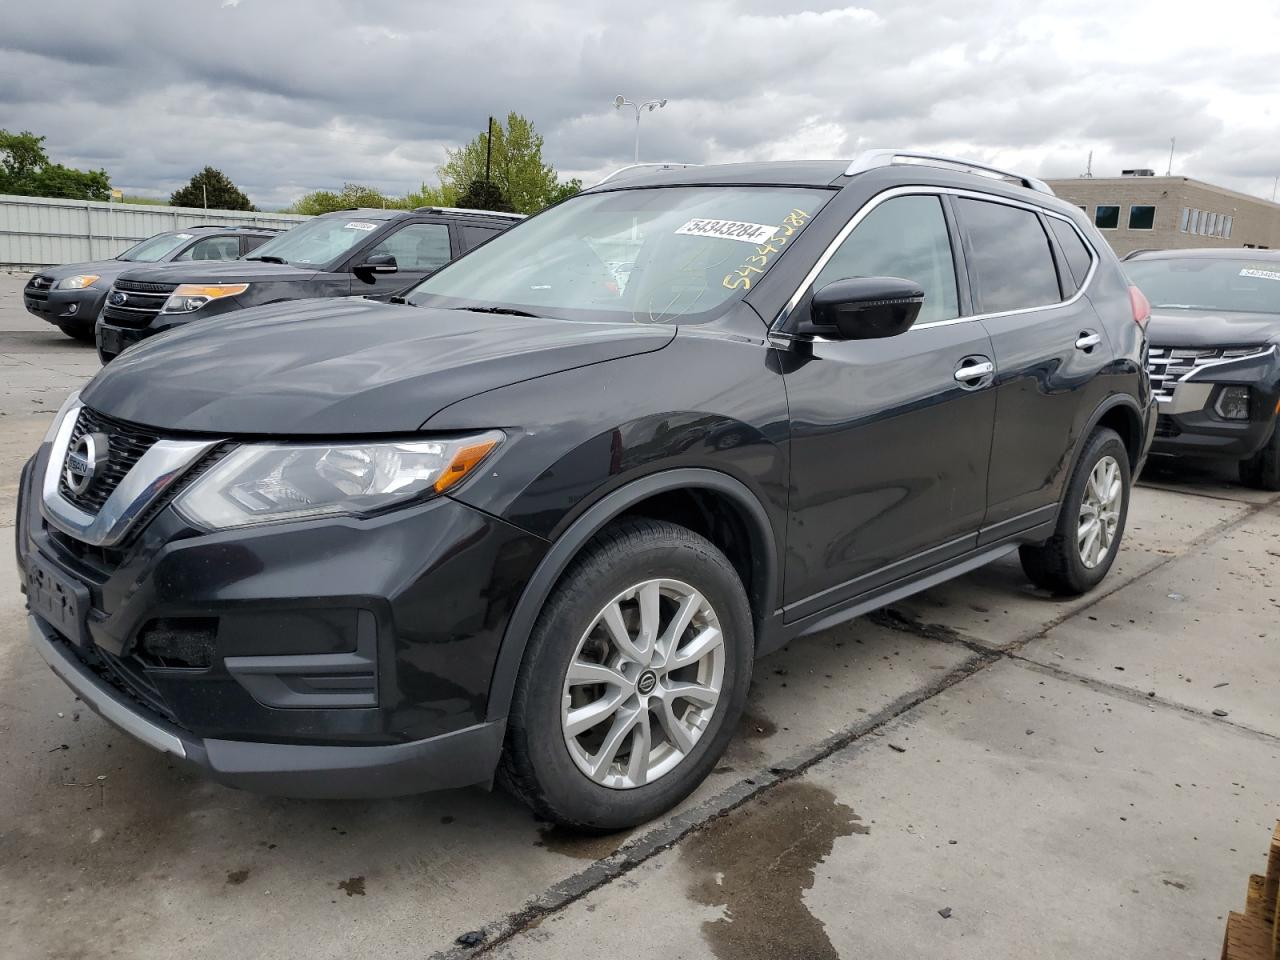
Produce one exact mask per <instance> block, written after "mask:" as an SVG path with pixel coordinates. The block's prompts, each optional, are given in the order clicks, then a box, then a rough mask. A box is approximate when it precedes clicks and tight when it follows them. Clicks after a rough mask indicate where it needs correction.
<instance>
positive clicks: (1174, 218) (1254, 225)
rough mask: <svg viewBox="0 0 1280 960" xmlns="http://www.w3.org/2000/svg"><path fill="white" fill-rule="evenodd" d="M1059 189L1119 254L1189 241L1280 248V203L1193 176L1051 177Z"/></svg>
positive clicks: (1181, 245)
mask: <svg viewBox="0 0 1280 960" xmlns="http://www.w3.org/2000/svg"><path fill="white" fill-rule="evenodd" d="M1049 186H1051V187H1053V191H1054V193H1056V194H1057V195H1058V196H1060V197H1062V198H1063V199H1064V200H1066V201H1068V202H1069V203H1074V204H1075V205H1076V206H1078V207H1081V208H1082V209H1083V210H1084V212H1085V213H1086V214H1088V216H1089V219H1090V220H1092V221H1093V223H1094V225H1095V226H1097V228H1098V229H1099V230H1100V231H1101V233H1102V235H1103V236H1104V237H1106V238H1107V240H1109V241H1110V242H1111V246H1112V248H1113V249H1114V250H1115V252H1116V253H1117V254H1119V255H1120V256H1122V257H1123V256H1124V255H1125V254H1126V253H1130V252H1132V251H1134V250H1148V249H1154V250H1167V249H1170V248H1187V247H1260V248H1263V249H1266V248H1276V249H1280V203H1271V202H1270V201H1268V200H1263V199H1260V198H1259V197H1253V196H1250V195H1249V194H1247V193H1237V192H1236V191H1235V190H1227V189H1226V188H1224V187H1215V186H1213V185H1212V184H1208V183H1201V182H1200V181H1199V180H1192V179H1190V178H1189V177H1154V176H1151V175H1150V171H1137V172H1136V175H1128V176H1122V177H1078V178H1076V179H1074V180H1050V181H1049Z"/></svg>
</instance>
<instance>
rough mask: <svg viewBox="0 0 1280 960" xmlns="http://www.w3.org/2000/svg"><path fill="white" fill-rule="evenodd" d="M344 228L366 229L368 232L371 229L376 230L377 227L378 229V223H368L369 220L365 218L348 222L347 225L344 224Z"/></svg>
mask: <svg viewBox="0 0 1280 960" xmlns="http://www.w3.org/2000/svg"><path fill="white" fill-rule="evenodd" d="M342 229H344V230H364V231H366V232H367V231H369V230H376V229H378V225H377V224H376V223H367V222H365V221H364V220H352V221H351V222H350V223H348V224H347V225H346V226H344V227H343V228H342Z"/></svg>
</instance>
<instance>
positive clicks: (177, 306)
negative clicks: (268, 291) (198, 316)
mask: <svg viewBox="0 0 1280 960" xmlns="http://www.w3.org/2000/svg"><path fill="white" fill-rule="evenodd" d="M248 289H249V285H248V284H247V283H182V284H179V285H178V289H177V290H175V291H173V293H171V294H169V299H168V300H166V301H165V302H164V306H163V307H162V308H161V310H160V312H161V313H194V312H195V311H197V310H199V309H200V308H201V307H203V306H204V305H205V304H206V303H208V302H209V301H210V300H221V299H222V298H223V297H234V296H237V295H239V294H241V293H244V292H245V291H246V290H248Z"/></svg>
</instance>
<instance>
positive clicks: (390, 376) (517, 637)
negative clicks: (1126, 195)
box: [17, 151, 1155, 829]
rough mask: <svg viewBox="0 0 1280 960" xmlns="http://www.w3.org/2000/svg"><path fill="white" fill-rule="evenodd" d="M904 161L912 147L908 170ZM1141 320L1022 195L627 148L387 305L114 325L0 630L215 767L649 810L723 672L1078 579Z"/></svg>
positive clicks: (218, 773) (1122, 416) (350, 791)
mask: <svg viewBox="0 0 1280 960" xmlns="http://www.w3.org/2000/svg"><path fill="white" fill-rule="evenodd" d="M907 161H911V162H907ZM1145 320H1146V307H1145V304H1144V302H1143V301H1142V299H1141V295H1140V294H1136V293H1134V292H1133V291H1132V290H1131V288H1130V287H1129V285H1128V281H1127V280H1126V279H1125V277H1124V275H1123V274H1122V272H1121V270H1120V264H1119V262H1118V261H1117V260H1116V258H1115V256H1114V255H1113V254H1112V253H1110V252H1109V250H1108V247H1107V244H1106V243H1105V241H1103V240H1102V239H1101V238H1100V237H1099V235H1098V234H1097V233H1096V232H1095V231H1094V229H1093V227H1091V226H1090V225H1089V223H1088V222H1087V221H1086V220H1085V218H1084V217H1083V216H1082V214H1081V213H1080V211H1079V209H1077V208H1075V207H1073V206H1071V205H1070V204H1068V203H1064V202H1061V201H1059V200H1058V199H1056V198H1055V197H1053V196H1052V194H1051V193H1050V191H1049V189H1048V188H1047V187H1045V186H1044V185H1043V184H1041V183H1040V182H1039V181H1034V180H1029V179H1018V180H1016V181H1014V180H1011V179H1010V178H1009V177H1008V175H1000V174H991V175H988V174H987V172H986V171H985V170H983V169H981V168H976V167H974V166H973V165H971V164H968V165H966V164H963V163H961V162H959V161H947V160H944V159H942V158H931V157H928V156H916V155H906V154H903V153H901V152H892V151H877V152H873V153H869V154H866V155H864V156H862V157H859V159H857V160H856V161H854V162H853V164H852V165H848V164H843V163H840V164H837V163H832V162H821V163H760V164H740V165H728V166H714V167H703V168H696V167H691V168H682V169H662V168H659V169H657V170H652V171H646V170H640V171H629V172H628V173H627V174H625V175H623V176H618V177H614V178H612V179H610V180H608V181H606V182H604V183H603V184H600V185H597V186H596V187H594V188H592V189H590V190H588V191H586V192H585V193H583V194H581V195H580V196H576V197H574V198H572V199H570V200H567V201H565V202H563V203H561V204H559V205H557V206H555V207H552V208H551V209H549V210H547V211H545V212H543V213H541V214H539V215H538V216H536V217H534V218H532V219H530V220H529V221H527V222H525V223H522V224H520V225H519V226H517V227H515V228H514V229H512V230H510V231H508V232H506V233H503V234H501V235H499V236H498V237H496V238H495V239H493V240H492V241H491V242H489V243H488V244H486V245H485V246H484V247H482V248H480V249H478V250H475V251H474V252H472V253H470V254H468V255H467V256H466V257H463V258H462V259H460V260H458V261H456V262H454V263H452V264H450V265H449V266H447V267H445V268H444V269H442V270H440V271H438V272H437V273H435V274H434V275H433V276H431V277H429V278H428V279H427V280H425V281H424V282H422V283H421V284H419V285H418V286H417V287H416V288H415V289H414V290H412V291H411V292H409V293H408V294H407V295H406V296H405V298H404V300H403V302H400V303H379V302H375V301H373V300H368V299H363V298H354V297H353V298H349V299H333V300H326V301H319V302H317V301H302V302H296V303H283V304H277V305H275V306H271V307H264V308H260V309H257V310H252V311H246V312H245V313H244V314H243V315H242V316H239V317H228V318H226V319H224V320H223V321H221V322H219V323H214V324H203V323H202V324H193V325H191V326H190V327H188V328H187V329H185V330H178V331H175V332H173V333H172V334H169V335H168V336H166V337H163V338H161V339H159V340H157V341H155V342H152V343H145V344H142V345H140V346H138V347H136V348H134V349H132V350H130V352H129V354H128V356H127V357H125V358H123V359H122V361H121V362H120V363H118V364H112V365H111V366H109V367H107V368H106V369H105V370H103V371H102V372H101V373H99V374H98V376H97V377H96V378H95V379H94V380H93V381H92V382H91V383H90V384H89V385H88V386H87V387H86V388H85V389H84V391H83V392H82V393H81V394H80V395H79V396H78V397H73V398H71V399H70V400H69V401H68V403H67V404H66V406H65V407H64V409H63V410H62V412H61V415H60V416H59V417H58V419H57V421H56V423H55V424H54V426H53V427H52V429H51V430H50V432H49V438H48V442H46V443H45V444H44V445H43V446H42V447H41V448H40V450H39V452H38V453H37V455H36V456H35V458H34V459H33V460H32V461H31V462H30V463H29V464H28V465H27V467H26V470H25V473H24V476H23V480H22V486H21V495H20V496H21V500H20V503H19V521H18V529H17V541H18V549H19V552H20V558H21V559H20V565H21V571H22V576H23V580H24V583H25V586H26V590H27V593H28V602H29V606H30V610H31V617H30V630H31V637H32V639H33V641H34V643H35V645H36V646H37V647H38V648H39V650H40V652H41V653H42V654H43V655H44V657H45V658H46V659H47V660H48V662H49V663H50V664H51V665H52V667H53V669H54V670H55V671H56V672H57V673H58V674H59V675H60V676H61V677H62V678H63V679H64V680H66V682H67V683H68V684H70V686H71V687H72V688H73V689H74V690H75V691H76V692H77V694H78V695H79V696H80V697H81V698H82V699H83V700H84V701H85V702H87V703H88V704H90V705H91V706H92V707H93V708H94V709H96V710H97V711H98V712H100V713H101V714H102V715H103V716H104V717H106V718H107V719H108V720H110V721H111V722H113V723H115V724H117V725H119V726H120V727H122V728H124V729H125V730H126V731H128V732H130V733H132V734H133V735H134V736H136V737H138V738H139V739H141V740H143V741H145V742H146V743H149V744H151V745H152V746H154V747H156V748H158V749H160V750H164V751H167V752H168V753H171V754H173V755H174V756H176V757H179V758H182V759H184V760H186V761H187V762H189V763H190V764H192V765H193V766H195V767H197V768H199V769H202V770H203V771H204V772H206V773H207V774H209V775H211V776H213V777H215V778H217V779H219V780H221V781H223V782H225V783H230V784H234V785H237V786H241V787H246V788H250V789H255V790H262V791H269V792H280V793H287V794H292V795H300V796H371V795H392V794H405V793H411V792H415V791H422V790H428V789H431V788H436V787H454V786H461V785H464V784H473V783H489V782H491V781H492V779H493V777H494V775H495V772H497V773H498V774H499V775H500V777H501V779H502V780H503V781H504V782H505V783H506V784H507V785H509V787H510V788H511V789H512V790H514V791H515V792H516V793H517V794H518V795H520V796H521V797H523V798H524V799H525V800H527V801H528V802H529V803H530V804H531V805H532V806H533V807H534V808H535V809H536V810H537V811H538V812H539V813H540V814H541V815H543V816H545V817H548V818H552V819H555V820H557V821H560V822H562V823H565V824H571V825H575V826H578V827H585V828H592V829H609V828H615V827H622V826H626V825H629V824H635V823H638V822H640V821H643V820H645V819H646V818H649V817H652V816H654V815H656V814H658V813H660V812H661V811H663V810H665V809H667V808H669V807H671V806H672V805H673V804H675V803H676V802H677V801H679V800H680V799H681V798H682V797H684V796H685V795H687V794H688V793H689V792H690V791H691V790H692V789H693V788H694V787H695V786H696V785H697V784H698V783H699V782H700V781H701V780H702V779H703V778H704V777H705V776H706V775H707V773H708V771H710V770H711V769H712V767H713V766H714V764H715V762H716V758H717V757H718V756H719V755H720V754H721V752H722V751H723V750H724V748H725V745H726V743H727V741H728V740H729V738H730V737H731V736H732V735H733V731H734V729H735V727H736V725H737V721H738V718H739V715H740V713H741V711H742V709H743V706H744V703H745V701H746V699H747V695H748V684H749V681H750V678H751V671H752V662H753V660H754V658H755V657H757V656H760V655H762V654H766V653H768V652H769V651H771V650H775V649H777V648H778V647H779V646H781V645H782V644H784V643H786V642H787V641H789V640H791V639H793V638H795V637H798V636H801V635H803V634H808V633H812V632H814V631H817V630H822V629H824V628H826V627H830V626H831V625H833V624H836V623H839V622H840V621H842V620H846V619H848V618H850V617H853V616H855V615H857V614H860V613H862V612H864V611H867V610H870V609H872V608H875V607H879V606H882V605H884V604H887V603H890V602H892V601H894V600H896V599H898V598H901V597H903V596H905V595H907V594H909V593H912V592H914V591H918V590H921V589H924V588H926V587H928V586H930V585H932V584H936V583H938V582H939V581H941V580H944V579H946V578H948V577H954V576H956V575H958V574H961V573H964V572H965V571H968V570H972V569H974V568H975V567H977V566H979V565H981V564H985V563H987V562H989V561H991V560H994V559H996V558H998V557H1001V556H1004V555H1006V554H1008V553H1010V552H1012V551H1020V552H1021V556H1022V561H1023V565H1024V567H1025V570H1026V572H1027V575H1028V576H1029V577H1030V578H1031V580H1032V581H1033V582H1035V583H1036V584H1038V585H1040V586H1042V587H1045V588H1047V589H1049V590H1053V591H1056V592H1060V593H1065V594H1076V593H1080V592H1083V591H1086V590H1089V589H1090V588H1091V587H1093V586H1094V585H1095V584H1097V583H1098V582H1099V581H1100V580H1101V579H1102V578H1103V576H1104V575H1105V574H1106V572H1107V570H1108V568H1109V567H1110V566H1111V563H1112V562H1113V561H1114V559H1115V556H1116V553H1117V551H1118V549H1119V544H1120V538H1121V536H1122V534H1123V532H1124V526H1125V516H1126V511H1127V508H1128V504H1129V493H1130V484H1131V482H1132V479H1133V477H1134V476H1135V475H1136V473H1137V472H1138V470H1139V468H1140V467H1141V465H1142V462H1143V458H1144V456H1145V454H1146V451H1147V447H1148V444H1149V443H1150V436H1151V431H1152V430H1153V429H1154V425H1155V414H1154V410H1153V400H1152V397H1151V390H1150V383H1149V380H1148V376H1147V371H1146V368H1145V367H1144V365H1143V355H1144V350H1145V346H1146V336H1145V332H1144V329H1143V323H1144V322H1145Z"/></svg>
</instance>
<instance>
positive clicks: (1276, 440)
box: [1240, 423, 1280, 490]
mask: <svg viewBox="0 0 1280 960" xmlns="http://www.w3.org/2000/svg"><path fill="white" fill-rule="evenodd" d="M1240 482H1241V483H1243V484H1244V485H1245V486H1247V487H1254V488H1255V489H1258V490H1280V423H1277V424H1276V425H1274V426H1272V428H1271V436H1270V437H1268V438H1267V442H1266V443H1264V444H1263V445H1262V449H1261V450H1259V451H1258V452H1257V453H1255V454H1254V455H1253V456H1252V457H1250V458H1249V459H1248V460H1241V461H1240Z"/></svg>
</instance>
